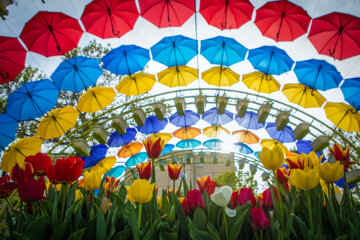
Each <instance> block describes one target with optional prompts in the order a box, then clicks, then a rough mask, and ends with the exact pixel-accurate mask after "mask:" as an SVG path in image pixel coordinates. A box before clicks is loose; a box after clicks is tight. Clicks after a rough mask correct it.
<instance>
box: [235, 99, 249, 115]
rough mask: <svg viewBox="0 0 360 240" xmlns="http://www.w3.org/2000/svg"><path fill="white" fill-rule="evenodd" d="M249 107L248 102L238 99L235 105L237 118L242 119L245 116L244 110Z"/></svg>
mask: <svg viewBox="0 0 360 240" xmlns="http://www.w3.org/2000/svg"><path fill="white" fill-rule="evenodd" d="M248 105H249V100H247V99H246V98H245V99H239V100H238V102H237V104H236V112H237V114H238V117H239V118H242V117H244V116H245V113H246V110H247V108H248Z"/></svg>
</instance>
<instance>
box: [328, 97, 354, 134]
mask: <svg viewBox="0 0 360 240" xmlns="http://www.w3.org/2000/svg"><path fill="white" fill-rule="evenodd" d="M324 110H325V113H326V117H327V118H328V119H329V120H330V121H332V122H333V123H334V124H335V126H336V127H339V128H341V129H342V130H345V131H347V132H360V113H359V112H357V111H356V110H355V108H353V107H352V106H350V105H347V104H345V103H332V102H328V103H326V104H325V107H324Z"/></svg>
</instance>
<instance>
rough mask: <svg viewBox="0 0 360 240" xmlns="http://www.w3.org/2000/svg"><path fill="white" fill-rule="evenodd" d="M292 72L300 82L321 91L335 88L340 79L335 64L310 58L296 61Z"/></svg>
mask: <svg viewBox="0 0 360 240" xmlns="http://www.w3.org/2000/svg"><path fill="white" fill-rule="evenodd" d="M294 72H295V74H296V77H297V78H298V80H299V82H300V83H302V84H305V85H306V86H308V87H310V88H315V89H318V90H323V91H325V90H328V89H331V88H337V87H338V86H339V84H340V82H341V80H342V76H341V75H340V73H339V72H338V70H337V69H336V68H335V66H333V65H331V64H329V63H328V62H326V61H325V60H317V59H310V60H306V61H299V62H296V65H295V68H294Z"/></svg>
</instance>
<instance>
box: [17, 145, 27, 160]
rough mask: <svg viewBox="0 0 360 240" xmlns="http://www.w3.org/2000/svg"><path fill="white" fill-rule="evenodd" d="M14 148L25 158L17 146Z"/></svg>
mask: <svg viewBox="0 0 360 240" xmlns="http://www.w3.org/2000/svg"><path fill="white" fill-rule="evenodd" d="M14 148H15V150H16V151H17V152H18V153H20V154H21V155H22V156H23V157H24V158H26V155H25V154H23V153H22V152H21V151H20V149H18V148H17V147H14Z"/></svg>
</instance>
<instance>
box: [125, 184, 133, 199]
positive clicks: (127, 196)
mask: <svg viewBox="0 0 360 240" xmlns="http://www.w3.org/2000/svg"><path fill="white" fill-rule="evenodd" d="M125 188H126V191H127V194H126V198H127V199H128V200H129V201H130V202H135V200H134V198H133V197H132V196H131V195H130V187H128V186H125Z"/></svg>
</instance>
